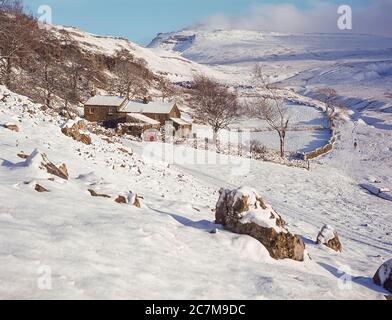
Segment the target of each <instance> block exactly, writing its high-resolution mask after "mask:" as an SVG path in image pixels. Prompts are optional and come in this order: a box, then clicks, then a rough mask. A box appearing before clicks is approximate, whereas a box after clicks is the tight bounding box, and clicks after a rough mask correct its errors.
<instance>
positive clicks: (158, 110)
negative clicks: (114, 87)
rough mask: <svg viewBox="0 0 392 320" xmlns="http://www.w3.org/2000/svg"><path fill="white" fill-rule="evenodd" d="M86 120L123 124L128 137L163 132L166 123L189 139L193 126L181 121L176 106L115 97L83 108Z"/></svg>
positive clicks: (97, 99) (97, 98) (98, 99)
mask: <svg viewBox="0 0 392 320" xmlns="http://www.w3.org/2000/svg"><path fill="white" fill-rule="evenodd" d="M84 117H85V119H86V120H88V121H91V122H102V123H115V124H121V127H122V128H128V129H127V130H126V131H128V132H129V133H132V134H135V135H139V132H140V131H142V132H143V131H145V130H148V129H158V130H159V129H160V127H161V126H164V125H165V124H166V123H167V122H171V123H172V124H173V127H174V129H175V130H176V131H177V132H180V133H181V136H187V135H189V134H190V132H191V131H192V124H191V123H189V122H187V121H185V120H183V119H181V112H180V110H179V109H178V107H177V105H176V104H175V103H174V104H173V103H165V102H158V101H156V102H150V103H144V102H141V101H133V100H127V99H125V98H122V97H114V96H95V97H92V98H90V99H89V100H88V101H87V102H86V103H85V104H84Z"/></svg>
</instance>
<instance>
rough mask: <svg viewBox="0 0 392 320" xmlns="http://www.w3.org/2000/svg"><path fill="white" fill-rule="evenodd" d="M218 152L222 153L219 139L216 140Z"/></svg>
mask: <svg viewBox="0 0 392 320" xmlns="http://www.w3.org/2000/svg"><path fill="white" fill-rule="evenodd" d="M216 152H217V153H220V141H219V140H218V139H217V140H216Z"/></svg>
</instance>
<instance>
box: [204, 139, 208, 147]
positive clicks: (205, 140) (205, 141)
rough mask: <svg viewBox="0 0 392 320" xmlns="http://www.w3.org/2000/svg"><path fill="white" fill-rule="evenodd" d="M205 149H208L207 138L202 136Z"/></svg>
mask: <svg viewBox="0 0 392 320" xmlns="http://www.w3.org/2000/svg"><path fill="white" fill-rule="evenodd" d="M204 143H205V149H206V150H208V138H204Z"/></svg>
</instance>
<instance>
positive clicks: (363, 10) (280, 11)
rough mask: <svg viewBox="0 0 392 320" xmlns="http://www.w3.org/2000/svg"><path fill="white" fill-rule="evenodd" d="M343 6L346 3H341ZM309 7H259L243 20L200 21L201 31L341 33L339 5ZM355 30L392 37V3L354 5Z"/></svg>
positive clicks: (319, 3)
mask: <svg viewBox="0 0 392 320" xmlns="http://www.w3.org/2000/svg"><path fill="white" fill-rule="evenodd" d="M342 4H343V1H342ZM310 5H311V6H310V7H309V8H306V9H299V8H297V7H296V6H294V5H293V4H288V3H285V4H258V5H253V6H251V7H250V8H249V10H248V12H247V13H246V14H244V15H242V16H237V17H228V16H226V15H223V14H218V15H214V16H210V17H208V18H206V19H204V20H203V21H201V22H200V23H199V24H198V25H197V27H198V28H199V29H248V30H264V31H280V32H292V33H303V32H339V31H340V30H339V29H338V27H337V20H338V18H339V15H338V13H337V9H338V7H339V5H338V4H333V3H331V2H328V1H321V0H317V1H312V2H311V3H310ZM352 10H353V30H352V32H355V33H367V34H382V35H388V36H392V16H391V14H392V0H375V1H372V2H371V4H369V5H367V6H360V5H353V6H352Z"/></svg>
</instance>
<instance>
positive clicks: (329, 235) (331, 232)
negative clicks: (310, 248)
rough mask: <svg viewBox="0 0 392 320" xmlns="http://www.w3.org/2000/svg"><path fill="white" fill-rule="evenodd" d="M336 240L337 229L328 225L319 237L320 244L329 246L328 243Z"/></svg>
mask: <svg viewBox="0 0 392 320" xmlns="http://www.w3.org/2000/svg"><path fill="white" fill-rule="evenodd" d="M334 238H335V229H334V228H333V227H332V226H330V225H326V226H324V227H323V228H322V229H321V232H320V234H319V235H318V237H317V241H318V242H319V243H320V244H328V242H329V241H330V240H332V239H334Z"/></svg>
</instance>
